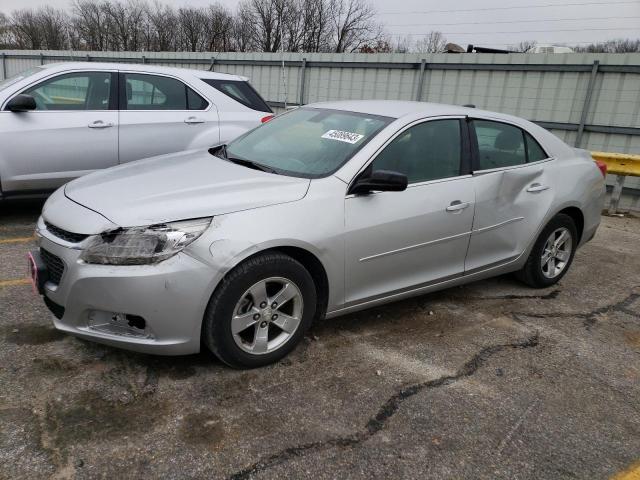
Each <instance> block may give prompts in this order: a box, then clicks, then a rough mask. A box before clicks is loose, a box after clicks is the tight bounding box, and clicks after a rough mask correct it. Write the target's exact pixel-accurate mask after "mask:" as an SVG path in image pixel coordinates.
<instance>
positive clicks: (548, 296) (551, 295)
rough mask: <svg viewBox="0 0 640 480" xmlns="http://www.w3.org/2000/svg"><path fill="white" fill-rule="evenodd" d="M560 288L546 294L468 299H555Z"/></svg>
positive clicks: (471, 298) (474, 298)
mask: <svg viewBox="0 0 640 480" xmlns="http://www.w3.org/2000/svg"><path fill="white" fill-rule="evenodd" d="M558 295H560V290H553V291H552V292H549V293H545V294H544V295H517V294H509V295H496V296H492V297H470V298H468V299H467V300H553V299H555V298H558Z"/></svg>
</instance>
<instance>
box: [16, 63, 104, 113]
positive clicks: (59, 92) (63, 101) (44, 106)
mask: <svg viewBox="0 0 640 480" xmlns="http://www.w3.org/2000/svg"><path fill="white" fill-rule="evenodd" d="M110 92H111V74H110V73H108V72H78V73H67V74H65V75H59V76H57V77H54V78H50V79H48V80H45V81H44V82H42V83H40V84H38V85H36V86H35V87H31V88H29V89H28V90H26V91H24V92H22V93H25V94H27V95H31V96H32V97H33V98H34V99H35V101H36V110H54V111H60V110H65V111H66V110H108V109H109V96H110Z"/></svg>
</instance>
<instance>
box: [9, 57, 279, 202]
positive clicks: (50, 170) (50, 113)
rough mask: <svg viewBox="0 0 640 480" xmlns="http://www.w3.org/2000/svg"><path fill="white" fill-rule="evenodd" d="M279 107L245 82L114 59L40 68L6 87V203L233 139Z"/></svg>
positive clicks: (214, 74)
mask: <svg viewBox="0 0 640 480" xmlns="http://www.w3.org/2000/svg"><path fill="white" fill-rule="evenodd" d="M271 116H272V111H271V109H270V108H269V106H268V105H267V104H266V102H265V101H264V100H263V99H262V98H261V97H260V95H259V94H258V93H257V92H256V91H255V90H254V89H253V87H252V86H251V85H250V84H249V83H248V81H247V78H244V77H239V76H235V75H226V74H222V73H214V72H207V71H200V70H187V69H178V68H166V67H153V66H148V65H131V64H115V63H64V64H53V65H43V66H41V67H36V68H33V69H31V70H29V71H27V72H23V73H22V74H20V75H18V76H16V77H13V78H10V79H8V80H5V81H4V82H0V187H1V188H0V198H9V197H14V196H31V195H40V194H43V193H47V192H50V191H52V190H54V189H56V188H58V187H59V186H60V185H62V184H64V183H66V182H68V181H69V180H71V179H73V178H76V177H79V176H81V175H84V174H87V173H90V172H92V171H95V170H98V169H102V168H107V167H112V166H115V165H119V164H122V163H126V162H130V161H132V160H138V159H141V158H146V157H151V156H154V155H161V154H165V153H172V152H178V151H183V150H194V149H203V148H209V147H212V146H216V145H219V144H223V143H227V142H228V141H230V140H232V139H234V138H235V137H237V136H239V135H241V134H242V133H244V132H246V131H248V130H250V129H252V128H254V127H256V126H257V125H260V123H261V122H265V121H267V120H269V119H270V118H271Z"/></svg>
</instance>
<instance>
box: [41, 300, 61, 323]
mask: <svg viewBox="0 0 640 480" xmlns="http://www.w3.org/2000/svg"><path fill="white" fill-rule="evenodd" d="M44 304H45V305H46V306H47V308H48V309H49V310H50V311H51V313H53V315H54V316H55V317H56V318H57V319H58V320H60V319H61V318H62V317H64V307H63V306H62V305H58V304H57V303H56V302H54V301H53V300H51V299H49V298H47V296H46V295H45V296H44Z"/></svg>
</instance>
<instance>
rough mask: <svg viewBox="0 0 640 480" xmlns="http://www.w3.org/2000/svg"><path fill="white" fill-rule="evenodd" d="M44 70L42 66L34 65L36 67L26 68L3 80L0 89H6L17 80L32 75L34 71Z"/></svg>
mask: <svg viewBox="0 0 640 480" xmlns="http://www.w3.org/2000/svg"><path fill="white" fill-rule="evenodd" d="M41 71H42V67H34V68H30V69H29V70H25V71H24V72H21V73H19V74H18V75H15V76H13V77H9V78H7V79H6V80H3V81H1V82H0V91H2V90H4V89H5V88H7V87H9V86H11V85H13V84H14V83H16V82H19V81H20V80H22V79H24V78H27V77H30V76H31V75H33V74H34V73H38V72H41Z"/></svg>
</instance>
